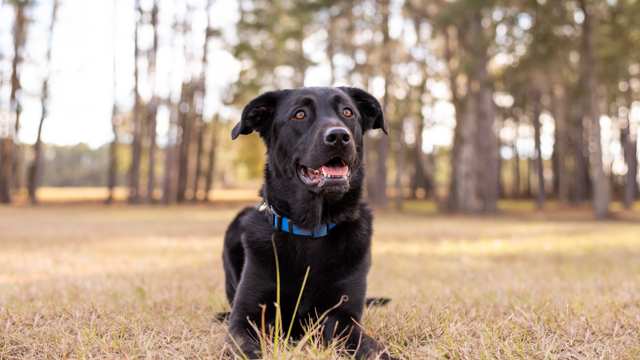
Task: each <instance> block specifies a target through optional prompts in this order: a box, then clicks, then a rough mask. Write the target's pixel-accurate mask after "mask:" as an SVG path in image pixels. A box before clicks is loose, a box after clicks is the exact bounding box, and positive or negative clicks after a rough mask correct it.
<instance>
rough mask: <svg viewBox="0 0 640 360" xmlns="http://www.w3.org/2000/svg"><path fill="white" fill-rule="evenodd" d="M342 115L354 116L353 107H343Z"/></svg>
mask: <svg viewBox="0 0 640 360" xmlns="http://www.w3.org/2000/svg"><path fill="white" fill-rule="evenodd" d="M342 116H344V117H346V118H350V117H352V116H353V111H351V109H349V108H344V109H342Z"/></svg>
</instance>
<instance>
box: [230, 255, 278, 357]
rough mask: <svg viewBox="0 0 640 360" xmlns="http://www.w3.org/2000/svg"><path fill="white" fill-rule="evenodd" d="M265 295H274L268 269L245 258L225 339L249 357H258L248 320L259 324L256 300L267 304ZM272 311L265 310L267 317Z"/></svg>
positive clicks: (254, 337)
mask: <svg viewBox="0 0 640 360" xmlns="http://www.w3.org/2000/svg"><path fill="white" fill-rule="evenodd" d="M269 299H275V283H274V281H273V277H272V276H271V274H270V272H269V271H264V269H261V268H260V267H259V266H256V265H254V264H252V263H251V261H247V263H246V264H245V269H244V271H243V273H242V279H241V280H240V283H239V284H238V289H237V293H236V296H235V298H234V301H233V307H232V308H231V315H230V317H229V334H230V336H231V337H232V338H233V339H230V340H229V342H230V343H231V346H232V347H234V348H235V349H236V350H238V347H239V350H240V351H242V352H243V353H244V355H245V356H247V357H248V358H249V359H259V358H260V345H259V342H258V340H257V339H258V334H256V331H255V330H254V328H253V327H252V324H254V325H255V326H257V327H258V328H260V326H261V324H260V321H261V318H262V317H261V316H262V308H261V307H260V304H264V305H269V302H270V301H271V300H269ZM269 308H271V307H269ZM272 315H273V314H272V313H271V312H268V313H267V314H266V319H267V321H270V320H271V318H272ZM266 325H267V326H268V324H266Z"/></svg>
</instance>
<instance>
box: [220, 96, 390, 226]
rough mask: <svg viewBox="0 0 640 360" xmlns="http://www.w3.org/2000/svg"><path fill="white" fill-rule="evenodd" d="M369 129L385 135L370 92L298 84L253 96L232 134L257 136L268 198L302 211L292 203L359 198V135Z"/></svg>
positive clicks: (360, 154)
mask: <svg viewBox="0 0 640 360" xmlns="http://www.w3.org/2000/svg"><path fill="white" fill-rule="evenodd" d="M371 129H382V130H383V131H384V132H385V133H386V126H385V122H384V116H383V114H382V108H381V106H380V103H379V102H378V101H377V100H376V99H375V98H374V97H373V96H371V95H370V94H369V93H367V92H365V91H363V90H360V89H357V88H350V87H339V88H302V89H293V90H280V91H271V92H267V93H264V94H262V95H260V96H258V97H257V98H255V99H253V100H252V101H251V102H249V104H248V105H247V106H246V107H245V109H244V110H243V112H242V118H241V120H240V122H239V123H238V124H237V125H236V126H235V127H234V128H233V130H232V133H231V137H232V139H235V138H237V137H238V136H239V135H240V134H250V133H251V132H253V131H256V132H258V133H259V134H260V136H261V137H262V139H263V140H264V142H265V144H266V146H267V153H268V159H267V166H266V183H265V186H266V189H265V190H266V193H267V195H268V200H269V202H270V203H272V204H274V205H277V207H278V208H282V207H287V208H288V209H282V211H287V212H289V213H291V212H299V211H295V210H296V209H297V210H300V211H305V209H299V208H300V206H299V205H296V204H293V202H296V201H302V202H305V203H306V204H310V203H313V204H316V205H318V204H319V205H320V207H322V205H323V204H327V203H329V204H332V203H336V202H339V201H341V200H343V199H344V198H349V199H350V198H354V195H355V198H359V196H360V192H361V187H362V181H363V177H364V171H363V169H362V158H363V146H362V143H363V135H364V133H365V132H366V131H367V130H371ZM348 195H350V196H348ZM287 198H289V200H287ZM356 200H357V199H356ZM309 206H311V205H309ZM306 210H307V211H308V209H306ZM292 216H295V215H293V214H292ZM319 216H320V215H318V214H316V215H315V217H316V219H314V220H309V221H305V220H299V221H301V222H306V223H307V224H310V225H311V224H313V223H315V222H319V221H320V219H319V218H318V217H319ZM297 217H298V219H303V218H304V219H306V218H307V217H308V216H307V215H305V214H299V216H297Z"/></svg>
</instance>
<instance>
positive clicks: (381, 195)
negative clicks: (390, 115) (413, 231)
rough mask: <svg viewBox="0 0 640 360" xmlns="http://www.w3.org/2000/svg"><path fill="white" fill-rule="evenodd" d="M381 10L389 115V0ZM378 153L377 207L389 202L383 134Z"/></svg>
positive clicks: (384, 107)
mask: <svg viewBox="0 0 640 360" xmlns="http://www.w3.org/2000/svg"><path fill="white" fill-rule="evenodd" d="M380 10H381V13H382V24H381V28H382V48H383V49H384V55H383V60H382V76H383V77H384V96H383V98H382V111H383V113H384V114H385V115H387V111H388V110H389V102H390V101H391V96H390V94H389V91H390V89H391V86H390V85H391V81H392V79H391V77H392V74H391V57H390V56H391V54H390V52H391V49H390V46H391V37H390V35H389V17H390V11H391V9H390V6H389V0H382V1H381V2H380ZM376 147H377V154H376V167H375V174H374V182H373V189H371V191H369V192H368V194H369V198H370V201H371V203H372V205H374V206H377V207H386V206H387V203H388V199H387V158H388V157H389V137H387V136H384V135H382V136H381V137H380V138H379V139H377V141H376Z"/></svg>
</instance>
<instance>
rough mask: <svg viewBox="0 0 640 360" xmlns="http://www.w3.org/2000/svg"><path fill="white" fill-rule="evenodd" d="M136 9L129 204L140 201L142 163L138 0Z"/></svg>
mask: <svg viewBox="0 0 640 360" xmlns="http://www.w3.org/2000/svg"><path fill="white" fill-rule="evenodd" d="M135 9H136V14H137V16H136V24H135V27H134V35H133V38H134V41H133V47H134V50H133V54H134V55H133V59H134V66H133V78H134V82H133V93H134V104H133V119H132V122H133V134H132V135H133V140H132V143H131V166H130V167H129V202H130V203H134V204H135V203H138V202H140V199H141V194H140V166H141V163H142V135H143V129H142V115H143V106H142V99H141V97H140V85H139V82H140V64H139V61H140V45H139V37H140V35H139V32H140V26H141V23H142V19H143V13H142V8H141V7H140V0H136V2H135Z"/></svg>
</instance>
